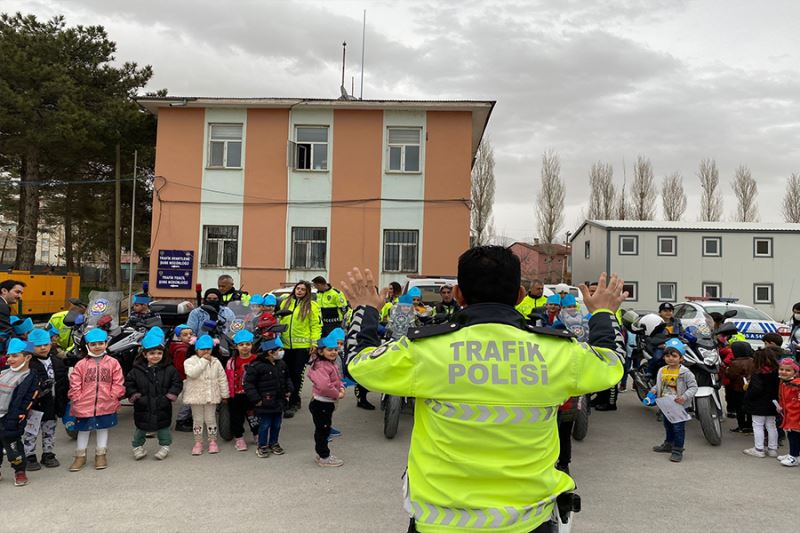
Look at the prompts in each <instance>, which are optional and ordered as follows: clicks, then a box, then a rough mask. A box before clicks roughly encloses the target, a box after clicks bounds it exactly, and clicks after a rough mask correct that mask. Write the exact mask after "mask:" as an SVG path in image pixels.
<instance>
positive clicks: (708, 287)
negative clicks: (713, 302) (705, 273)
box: [703, 281, 722, 298]
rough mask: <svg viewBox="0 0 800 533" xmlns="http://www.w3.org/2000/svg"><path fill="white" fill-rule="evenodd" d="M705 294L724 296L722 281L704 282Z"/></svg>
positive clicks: (711, 296) (716, 296) (715, 296)
mask: <svg viewBox="0 0 800 533" xmlns="http://www.w3.org/2000/svg"><path fill="white" fill-rule="evenodd" d="M703 296H705V297H707V298H719V297H721V296H722V283H718V282H716V281H704V282H703Z"/></svg>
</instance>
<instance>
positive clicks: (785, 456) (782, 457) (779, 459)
mask: <svg viewBox="0 0 800 533" xmlns="http://www.w3.org/2000/svg"><path fill="white" fill-rule="evenodd" d="M787 457H791V455H789V454H788V453H787V454H786V455H779V456H778V457H776V458H775V459H777V460H778V462H780V461H783V460H784V459H786V458H787Z"/></svg>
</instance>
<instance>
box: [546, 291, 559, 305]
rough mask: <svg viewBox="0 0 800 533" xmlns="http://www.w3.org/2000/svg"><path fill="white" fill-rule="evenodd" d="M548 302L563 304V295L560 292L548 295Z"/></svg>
mask: <svg viewBox="0 0 800 533" xmlns="http://www.w3.org/2000/svg"><path fill="white" fill-rule="evenodd" d="M547 304H548V305H550V304H555V305H561V296H559V295H558V294H553V295H551V296H548V297H547Z"/></svg>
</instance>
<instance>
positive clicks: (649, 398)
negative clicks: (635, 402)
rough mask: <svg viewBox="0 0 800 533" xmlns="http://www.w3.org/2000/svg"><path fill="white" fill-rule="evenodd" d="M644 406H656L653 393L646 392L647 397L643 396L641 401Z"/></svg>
mask: <svg viewBox="0 0 800 533" xmlns="http://www.w3.org/2000/svg"><path fill="white" fill-rule="evenodd" d="M642 403H643V404H644V405H648V406H649V405H655V404H656V395H655V393H654V392H648V393H647V396H645V398H644V400H642Z"/></svg>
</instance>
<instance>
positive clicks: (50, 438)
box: [22, 328, 69, 471]
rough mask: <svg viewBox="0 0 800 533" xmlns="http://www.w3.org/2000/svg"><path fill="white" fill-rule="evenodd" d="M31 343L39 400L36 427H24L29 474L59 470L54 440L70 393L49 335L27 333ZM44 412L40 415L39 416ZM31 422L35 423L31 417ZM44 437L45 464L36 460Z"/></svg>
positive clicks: (33, 409)
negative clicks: (44, 470)
mask: <svg viewBox="0 0 800 533" xmlns="http://www.w3.org/2000/svg"><path fill="white" fill-rule="evenodd" d="M28 342H30V343H31V344H32V345H33V358H32V359H31V362H30V369H31V372H32V373H33V374H34V375H36V378H37V380H38V383H39V397H38V398H37V399H36V401H35V402H33V406H32V407H31V413H36V419H35V420H36V421H37V423H35V424H28V425H27V426H26V427H25V434H24V435H23V437H22V442H23V444H24V445H25V455H26V456H27V462H28V467H27V470H28V471H36V470H41V469H42V466H45V467H47V468H56V467H57V466H59V465H60V463H59V462H58V459H56V455H55V453H53V452H54V450H55V439H56V420H57V419H58V418H61V417H62V416H64V411H65V410H66V407H67V402H68V401H69V400H68V399H67V393H68V392H69V378H68V377H67V367H66V366H65V365H64V362H63V361H62V360H61V359H59V358H58V357H57V356H56V355H55V354H54V353H53V350H52V344H51V339H50V334H49V333H48V332H47V331H45V330H43V329H38V328H37V329H34V330H33V331H31V332H30V333H29V334H28ZM39 413H41V414H39ZM31 420H34V419H33V418H31ZM40 435H41V437H42V462H41V463H39V461H37V460H36V441H37V440H38V438H39V436H40Z"/></svg>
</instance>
